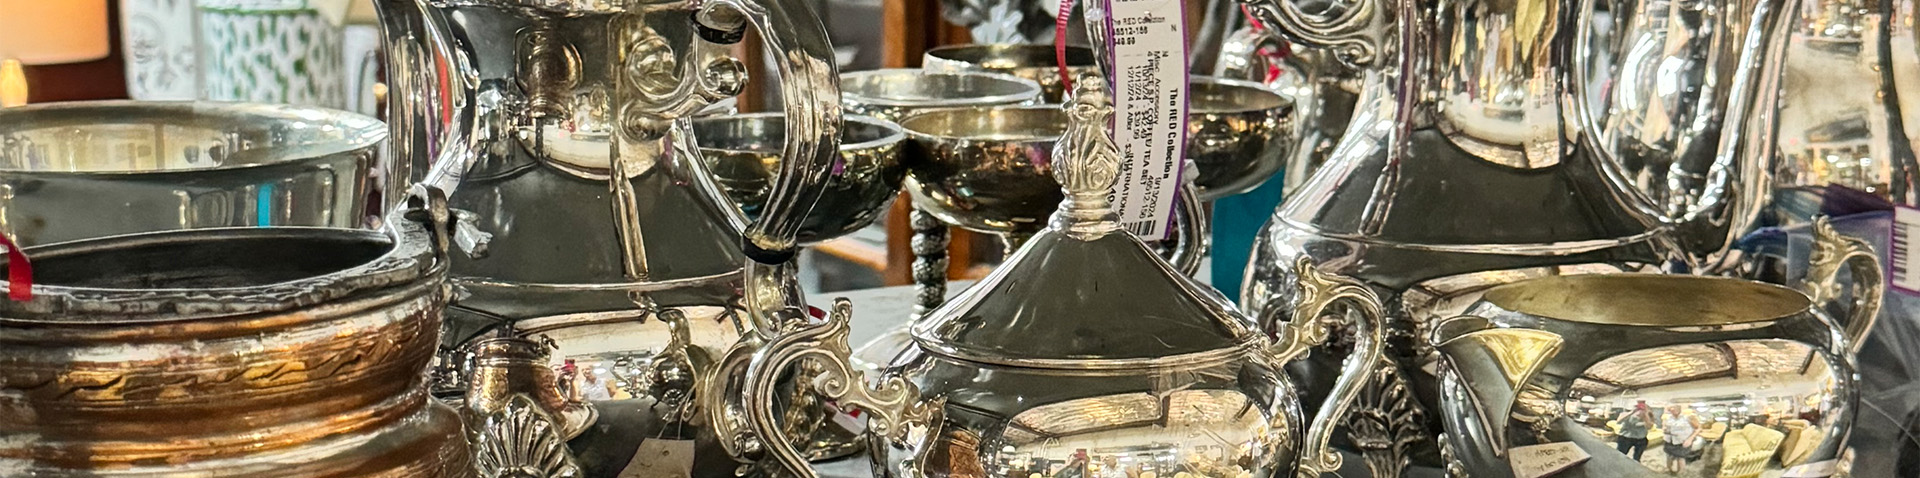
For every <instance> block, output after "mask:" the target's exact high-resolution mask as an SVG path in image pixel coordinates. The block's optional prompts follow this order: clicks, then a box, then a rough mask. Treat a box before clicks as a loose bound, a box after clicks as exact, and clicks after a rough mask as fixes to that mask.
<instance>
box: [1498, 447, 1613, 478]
mask: <svg viewBox="0 0 1920 478" xmlns="http://www.w3.org/2000/svg"><path fill="white" fill-rule="evenodd" d="M1588 458H1593V455H1588V454H1587V451H1586V450H1582V449H1580V445H1575V444H1574V443H1573V442H1559V443H1548V444H1545V445H1527V446H1523V447H1515V448H1513V449H1510V450H1507V464H1509V465H1511V466H1512V467H1513V476H1514V478H1541V477H1543V476H1550V475H1553V474H1554V473H1559V472H1561V471H1565V470H1566V469H1568V468H1573V466H1574V465H1578V464H1581V463H1585V462H1586V461H1587V459H1588Z"/></svg>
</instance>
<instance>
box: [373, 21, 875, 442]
mask: <svg viewBox="0 0 1920 478" xmlns="http://www.w3.org/2000/svg"><path fill="white" fill-rule="evenodd" d="M811 3H812V2H807V1H801V0H662V1H642V2H608V1H601V0H474V1H455V2H447V1H438V0H381V1H379V2H378V3H377V8H378V9H379V13H380V16H381V22H382V25H383V28H384V35H385V47H386V51H387V58H388V62H389V63H388V67H387V71H389V72H392V78H391V80H390V83H391V86H392V88H391V90H392V91H393V92H394V94H393V96H392V97H391V98H390V102H391V105H392V113H391V115H390V117H391V120H392V121H391V122H392V131H393V152H394V153H395V155H396V156H397V157H400V158H407V159H409V160H411V161H412V164H413V166H414V170H413V171H412V176H411V177H414V178H417V179H418V180H419V181H421V182H424V183H426V184H428V185H432V186H436V187H439V188H441V189H444V190H447V191H449V192H450V195H451V203H452V206H453V207H454V208H456V209H457V210H458V211H457V212H456V214H457V216H458V217H459V218H460V221H458V227H457V231H456V234H455V235H454V239H455V240H456V241H457V243H458V245H459V246H460V247H461V248H462V250H463V251H464V252H465V254H457V255H456V257H455V258H454V259H453V265H452V276H453V278H452V282H453V286H454V289H455V296H454V300H453V303H452V305H451V306H450V308H449V314H448V322H449V323H450V325H449V333H448V341H447V347H446V349H445V350H443V356H442V358H443V361H442V368H441V369H440V371H439V375H440V376H441V377H443V378H446V379H447V380H444V381H442V382H441V386H440V387H438V388H439V389H438V390H437V393H438V394H439V395H441V396H442V397H445V398H447V399H450V400H454V401H463V400H462V399H461V396H463V395H467V396H468V397H469V398H474V399H475V400H472V401H468V403H465V404H464V405H465V407H466V411H467V414H468V423H469V424H470V425H473V424H479V425H476V426H473V427H470V428H471V430H470V432H471V433H472V434H474V436H473V437H471V438H472V439H473V440H474V441H475V442H476V443H486V444H490V445H488V446H502V447H507V449H510V450H519V451H524V452H525V453H529V454H531V453H535V452H534V451H528V450H539V452H538V453H541V455H540V456H549V457H555V458H553V460H555V461H553V462H552V463H559V462H566V463H569V464H571V468H569V467H559V468H568V469H573V470H574V471H572V472H571V473H576V474H577V476H583V477H612V476H630V475H633V474H641V475H646V476H655V475H656V474H657V475H659V476H722V475H727V474H731V473H733V472H734V470H735V469H736V468H737V467H739V466H740V465H741V462H740V461H738V460H736V459H735V455H737V454H738V453H739V451H738V450H730V449H728V448H727V447H726V445H725V444H723V443H719V442H718V441H717V440H715V439H714V437H715V434H714V433H713V426H714V424H713V423H712V421H711V420H710V419H709V418H708V414H709V413H716V409H717V408H718V407H717V406H716V405H713V404H711V403H709V401H710V400H712V399H713V398H715V397H713V395H712V394H713V393H716V392H713V390H716V389H715V388H713V387H720V386H721V385H720V384H722V383H724V382H725V381H726V380H725V379H726V375H727V374H729V373H731V372H726V371H722V370H723V368H724V367H725V366H726V365H725V364H726V363H727V362H725V359H724V356H725V355H726V354H727V353H729V351H730V350H732V349H733V348H734V347H735V346H736V345H738V344H743V343H744V344H751V343H753V340H756V339H755V337H756V336H758V335H760V334H764V333H767V332H768V331H770V329H768V328H767V324H757V323H754V322H753V321H751V320H749V318H748V316H747V314H745V313H744V312H745V310H746V309H747V308H748V307H751V306H752V303H753V302H754V301H755V299H753V298H750V297H747V296H746V294H745V293H744V292H743V290H746V289H749V287H747V286H746V282H747V281H749V280H750V279H749V277H748V275H747V273H746V271H745V266H744V264H747V263H750V262H751V263H755V264H763V263H764V264H780V263H785V262H788V261H789V259H791V258H792V256H793V255H794V254H795V251H796V248H797V247H798V246H800V245H802V244H806V243H811V242H815V241H820V240H826V239H831V237H815V236H810V235H809V234H816V233H824V234H837V233H839V232H842V231H848V230H853V229H858V224H855V225H851V226H850V225H847V224H831V223H830V222H832V221H870V220H872V218H873V217H876V216H877V214H867V213H864V212H859V211H848V210H826V209H828V208H824V207H816V205H817V204H860V205H861V207H868V206H871V205H872V204H873V202H872V201H837V200H830V201H822V200H820V198H821V197H822V195H823V194H826V193H827V190H828V189H829V188H828V187H825V186H824V185H825V184H827V183H829V182H830V180H834V179H836V178H838V176H837V175H844V174H853V173H860V174H864V173H861V171H864V169H860V168H841V167H837V166H842V164H841V163H840V161H841V160H842V159H841V156H840V151H839V144H840V141H841V139H840V133H841V129H842V128H841V115H840V111H841V110H840V107H839V100H840V98H839V89H838V87H837V86H836V84H835V78H836V76H837V73H836V71H835V63H834V61H833V58H834V56H833V50H832V49H831V47H830V45H829V43H828V41H827V37H826V32H825V27H824V26H822V24H821V22H820V19H819V18H818V17H817V16H816V14H815V13H814V12H813V11H812V10H811V5H810V4H811ZM749 25H750V26H752V27H753V29H754V30H756V31H758V32H761V36H762V38H763V41H762V42H761V43H762V44H763V45H764V46H765V48H766V53H767V54H766V58H768V59H769V60H770V61H772V62H773V63H774V64H775V65H777V67H778V72H779V74H778V78H777V79H778V80H779V81H780V90H781V91H782V92H783V101H784V113H785V119H784V121H783V122H782V125H783V126H782V131H783V132H784V138H783V139H782V140H781V141H783V143H781V147H780V150H779V153H778V155H777V156H775V157H777V158H779V160H780V164H779V165H778V170H779V171H780V173H779V174H778V175H777V177H775V178H772V179H770V180H769V181H768V183H769V186H767V187H766V195H765V198H764V202H763V203H762V204H759V205H758V207H757V213H758V214H757V217H756V218H755V219H753V220H752V221H749V220H747V219H746V217H745V216H744V214H743V213H742V211H741V210H740V208H739V207H737V206H736V205H735V204H733V203H732V202H731V201H730V200H729V199H727V196H726V195H725V194H724V190H723V189H722V188H721V187H720V186H719V185H717V184H716V182H715V180H714V178H713V177H711V176H710V175H709V174H708V172H707V171H705V169H706V168H707V162H706V161H704V160H703V159H702V152H701V148H700V145H699V144H698V137H697V136H698V134H696V133H695V128H694V127H693V125H692V119H693V118H692V117H693V116H694V115H695V113H698V112H701V111H703V110H704V109H706V108H707V107H709V106H710V105H712V104H714V103H716V102H719V101H722V100H725V99H727V98H731V97H733V96H735V95H737V94H739V93H740V92H741V91H742V90H743V89H744V87H745V85H746V82H747V81H748V78H747V75H748V72H749V71H750V70H751V68H749V66H748V65H746V64H745V63H743V62H742V61H741V60H739V59H736V58H734V57H733V53H732V48H733V45H734V44H736V43H738V42H739V41H740V40H741V39H742V37H743V35H744V34H745V32H746V30H747V28H748V26H749ZM862 177H864V176H862ZM854 179H857V178H854ZM882 187H897V185H891V186H888V185H883V186H882ZM841 189H847V188H839V189H836V190H841ZM853 189H860V191H859V192H858V194H863V195H864V194H866V191H865V190H864V189H861V188H853ZM891 195H892V194H891V193H887V194H879V195H876V196H877V197H891ZM862 197H865V196H862ZM884 204H885V202H884V201H881V202H880V204H879V205H880V206H882V207H884ZM810 214H817V216H809V215H810ZM768 280H769V281H773V284H774V285H777V286H779V287H786V288H797V287H798V284H797V282H793V281H792V277H791V276H781V277H775V278H771V279H768ZM501 341H506V342H501ZM514 341H520V342H514ZM541 369H546V372H541ZM481 372H485V373H481ZM549 382H557V383H549ZM516 395H517V396H523V397H528V400H524V401H521V402H516V401H514V400H512V399H510V397H512V396H516ZM527 402H531V403H534V404H536V405H539V406H537V407H532V408H527V407H521V408H517V409H516V408H513V407H510V405H513V404H514V403H527ZM515 413H521V414H532V415H534V416H533V417H532V418H530V419H528V420H530V422H533V423H546V424H547V425H543V426H539V427H531V428H514V427H509V426H504V425H500V426H496V425H491V424H496V423H497V424H509V423H514V422H513V420H515V419H517V418H516V416H515V415H514V414H515ZM824 421H825V418H824V417H820V420H819V422H824ZM796 426H800V425H796ZM812 426H814V425H813V424H808V425H805V427H809V428H811V427H812ZM803 434H804V433H803ZM562 458H564V459H562ZM482 465H483V468H484V467H485V465H486V464H485V463H483V464H482ZM482 471H483V474H487V473H495V472H501V473H505V472H507V470H505V469H495V470H484V469H483V470H482ZM555 473H559V472H558V471H556V472H555Z"/></svg>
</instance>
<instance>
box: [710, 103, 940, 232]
mask: <svg viewBox="0 0 1920 478" xmlns="http://www.w3.org/2000/svg"><path fill="white" fill-rule="evenodd" d="M785 128H786V120H785V119H783V118H782V117H781V113H753V114H742V115H730V116H713V117H706V118H698V119H695V120H693V133H694V136H695V137H697V138H699V140H698V141H699V143H700V154H701V157H702V159H703V160H704V161H705V162H706V167H707V172H708V173H710V174H711V175H712V177H713V178H714V182H716V183H718V184H719V185H720V188H721V190H723V191H725V192H726V193H727V197H729V198H732V199H733V201H734V202H735V203H736V204H738V205H739V206H740V208H741V210H743V211H745V212H746V213H747V216H748V217H750V218H751V217H758V216H759V212H760V208H761V206H762V205H764V204H765V203H766V200H767V194H768V191H767V189H768V188H770V187H772V182H773V179H774V177H775V176H776V175H778V174H779V173H780V165H781V161H780V142H781V139H782V138H783V137H785V135H786V129H785ZM905 139H906V135H904V134H902V132H901V130H900V126H899V125H896V124H893V122H892V121H887V120H883V119H879V118H874V117H870V116H852V115H849V116H845V117H843V122H842V123H841V125H840V161H839V162H838V163H837V164H835V165H834V167H833V173H832V175H831V177H830V178H829V179H828V180H827V183H826V185H825V188H826V192H824V193H822V195H821V196H820V201H819V202H817V203H815V205H814V207H813V210H812V212H810V213H808V214H807V216H806V219H805V220H803V221H802V222H801V225H800V235H799V239H798V240H799V242H801V243H803V244H806V243H816V242H820V241H824V240H828V239H833V238H836V237H840V236H843V235H846V234H849V233H852V232H853V231H857V230H859V229H861V228H864V227H867V226H868V225H871V224H873V221H874V220H875V219H877V218H879V217H880V216H881V215H883V214H885V213H886V210H887V206H888V205H890V204H892V203H893V198H894V197H895V196H898V195H899V194H900V181H901V179H902V178H905V177H906V175H907V168H906V163H904V162H902V161H901V159H900V151H901V149H902V148H903V147H904V146H902V143H903V142H904V141H905Z"/></svg>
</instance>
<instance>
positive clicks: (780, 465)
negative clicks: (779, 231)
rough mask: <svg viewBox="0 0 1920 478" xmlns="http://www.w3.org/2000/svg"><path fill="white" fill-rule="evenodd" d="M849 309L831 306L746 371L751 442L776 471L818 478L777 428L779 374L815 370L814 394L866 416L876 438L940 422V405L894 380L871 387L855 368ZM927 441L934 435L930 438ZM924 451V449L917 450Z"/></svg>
mask: <svg viewBox="0 0 1920 478" xmlns="http://www.w3.org/2000/svg"><path fill="white" fill-rule="evenodd" d="M852 315H853V304H852V302H850V301H848V300H847V299H845V298H841V299H836V300H835V301H834V305H833V310H832V311H831V312H830V313H828V315H827V320H826V321H825V322H823V323H819V324H815V325H804V326H800V327H796V328H792V329H788V330H786V331H785V332H784V333H782V334H781V335H779V336H776V337H774V338H772V339H771V340H769V341H768V342H767V343H766V345H764V346H763V347H761V349H760V350H759V351H758V352H756V353H754V355H753V359H752V361H751V363H750V365H748V366H747V384H746V390H745V391H746V400H747V401H746V418H747V421H748V425H749V430H751V432H752V434H753V436H758V437H762V439H761V440H759V442H760V443H761V444H762V445H763V447H764V448H765V451H766V453H767V454H768V456H769V457H770V458H772V459H773V460H774V465H775V466H776V467H777V469H780V470H782V471H784V472H786V473H787V474H788V476H793V477H799V478H817V477H818V473H817V472H815V471H814V470H813V468H812V466H811V465H809V464H808V462H807V459H806V457H805V456H803V455H801V454H800V452H799V451H798V450H796V449H795V448H794V446H793V440H792V439H791V437H789V436H787V434H786V430H785V429H784V428H782V427H781V426H780V424H779V423H778V422H777V421H776V419H775V417H776V416H777V415H778V414H777V413H775V410H773V404H774V403H775V401H774V400H773V398H774V393H776V390H778V387H777V386H776V385H777V382H778V380H779V378H780V377H781V375H782V372H783V371H785V370H788V369H789V368H791V367H793V366H796V365H802V364H808V365H812V366H814V367H817V368H818V372H819V373H818V375H815V377H814V379H813V380H814V381H813V385H814V387H813V388H814V391H815V392H814V393H817V394H819V396H820V397H821V398H824V399H826V400H830V401H832V402H834V403H836V404H838V405H839V406H841V407H842V408H854V409H859V410H862V411H865V412H866V414H867V429H868V433H871V434H873V435H875V436H877V437H880V438H884V439H888V440H892V441H896V442H899V441H905V440H906V439H907V437H908V435H909V432H910V431H911V430H914V429H926V430H931V427H933V426H937V425H938V424H939V423H940V422H941V421H942V420H943V415H942V412H941V407H942V406H943V403H942V402H941V401H940V400H925V399H922V398H921V397H920V392H919V388H918V387H915V386H914V385H913V384H912V383H908V382H907V381H906V380H905V379H903V378H900V377H898V376H888V377H884V378H883V379H881V380H880V381H879V382H878V383H869V382H868V381H867V379H866V374H865V373H864V372H862V371H860V370H858V369H856V368H854V367H853V365H852V361H851V355H852V352H851V349H850V348H849V347H848V346H847V332H848V330H849V327H848V324H847V323H848V320H849V319H850V318H851V317H852ZM926 435H927V436H932V435H933V433H931V432H928V433H927V434H926ZM920 448H921V449H926V448H928V447H920Z"/></svg>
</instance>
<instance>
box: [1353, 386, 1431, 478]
mask: <svg viewBox="0 0 1920 478" xmlns="http://www.w3.org/2000/svg"><path fill="white" fill-rule="evenodd" d="M1350 413H1351V414H1350V415H1349V417H1350V418H1348V419H1347V440H1348V441H1349V442H1351V443H1353V444H1354V446H1355V447H1357V448H1359V449H1360V450H1359V451H1360V458H1361V460H1363V461H1365V462H1366V464H1367V471H1369V472H1371V473H1372V474H1373V476H1374V478H1392V477H1398V476H1401V474H1402V473H1403V472H1404V471H1405V470H1406V468H1407V464H1408V462H1409V461H1410V458H1409V455H1410V454H1411V453H1412V450H1413V447H1414V445H1416V444H1418V443H1420V442H1421V441H1422V440H1426V439H1427V434H1426V430H1425V428H1426V427H1425V426H1423V424H1425V423H1426V416H1425V415H1426V414H1425V413H1424V412H1423V411H1422V410H1421V409H1420V403H1419V402H1418V401H1416V400H1415V399H1414V396H1413V391H1412V390H1410V389H1408V388H1407V379H1406V376H1405V375H1403V373H1402V372H1401V371H1400V366H1399V365H1397V364H1395V363H1394V362H1393V360H1391V359H1385V360H1381V361H1380V362H1379V363H1378V364H1376V365H1375V366H1374V369H1373V374H1372V377H1371V378H1370V379H1369V380H1367V384H1366V387H1365V388H1363V389H1362V390H1361V392H1360V399H1359V400H1357V401H1355V402H1354V407H1353V411H1352V412H1350Z"/></svg>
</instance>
